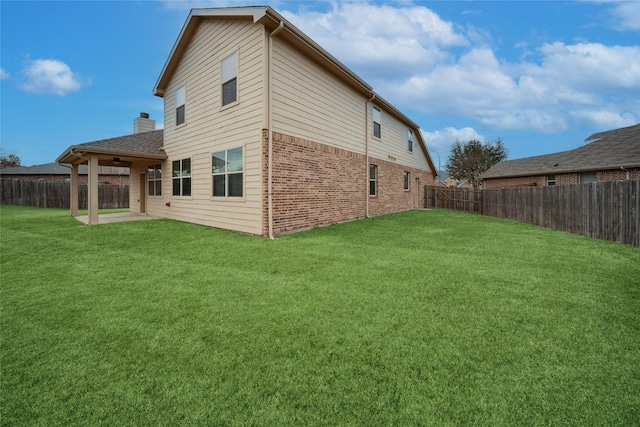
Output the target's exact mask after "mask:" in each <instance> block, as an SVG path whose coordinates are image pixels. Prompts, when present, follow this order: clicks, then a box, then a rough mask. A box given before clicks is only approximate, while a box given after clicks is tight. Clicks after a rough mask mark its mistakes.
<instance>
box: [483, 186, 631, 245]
mask: <svg viewBox="0 0 640 427" xmlns="http://www.w3.org/2000/svg"><path fill="white" fill-rule="evenodd" d="M482 195H483V203H482V205H483V206H482V212H483V214H484V215H489V216H495V217H498V218H508V219H512V220H515V221H521V222H526V223H529V224H535V225H540V226H543V227H549V228H553V229H555V230H561V231H567V232H569V233H575V234H580V235H583V236H589V237H594V238H596V239H602V240H610V241H613V242H619V243H624V244H628V245H633V246H640V181H607V182H594V183H591V184H576V185H556V186H545V187H526V188H508V189H507V188H505V189H496V190H483V192H482Z"/></svg>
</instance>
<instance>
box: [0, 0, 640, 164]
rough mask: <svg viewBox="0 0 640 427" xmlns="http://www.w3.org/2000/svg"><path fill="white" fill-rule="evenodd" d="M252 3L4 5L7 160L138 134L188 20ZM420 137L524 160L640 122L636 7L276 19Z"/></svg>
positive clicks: (371, 6)
mask: <svg viewBox="0 0 640 427" xmlns="http://www.w3.org/2000/svg"><path fill="white" fill-rule="evenodd" d="M249 4H264V2H262V3H261V2H255V1H254V2H251V1H175V0H174V1H151V0H142V1H135V2H134V1H65V2H59V1H40V2H35V1H5V0H2V1H1V2H0V20H1V22H0V27H1V34H0V43H1V46H0V47H1V49H0V50H1V56H0V101H1V102H0V138H1V139H0V144H1V145H2V148H3V151H4V152H5V153H15V154H17V155H18V156H20V158H21V159H22V163H23V164H24V165H33V164H41V163H48V162H52V161H55V159H56V157H57V156H58V155H59V154H60V153H62V152H63V151H64V150H65V149H66V148H67V147H68V146H70V145H72V144H80V143H83V142H89V141H94V140H98V139H103V138H109V137H113V136H119V135H126V134H129V133H132V132H133V120H134V119H135V118H136V117H137V116H138V115H139V113H140V112H143V111H144V112H148V113H149V114H150V115H151V118H152V119H155V120H156V121H157V124H158V127H162V126H163V117H162V114H163V101H162V99H161V98H158V97H155V96H153V94H152V89H153V86H154V84H155V83H156V80H157V78H158V76H159V73H160V71H161V69H162V67H163V65H164V63H165V61H166V59H167V56H168V55H169V52H170V50H171V48H172V46H173V44H174V42H175V40H176V37H177V36H178V33H179V31H180V29H181V27H182V25H183V23H184V22H185V19H186V17H187V15H188V13H189V10H190V8H191V7H224V6H242V5H249ZM269 4H270V5H271V6H272V7H274V9H276V10H277V11H279V12H280V13H281V14H282V15H283V16H285V17H286V18H287V19H288V20H289V21H291V22H292V23H293V24H294V25H296V26H297V27H298V28H300V29H301V30H302V31H304V32H305V33H306V34H307V35H309V36H310V37H311V38H312V39H314V40H315V41H316V42H318V43H319V44H320V45H321V46H323V47H324V48H325V49H326V50H328V51H329V52H331V53H332V54H333V55H334V56H335V57H337V58H338V59H339V60H340V61H342V62H343V63H344V64H345V65H347V66H348V67H350V68H351V69H352V70H353V71H355V72H356V73H357V74H358V75H359V76H360V77H362V78H363V79H364V80H365V81H367V82H368V83H369V84H371V85H372V86H373V87H374V90H376V92H378V93H379V94H380V95H381V96H383V97H384V98H385V99H387V100H388V101H390V102H391V103H393V104H394V105H395V106H396V107H398V108H399V109H400V110H401V111H402V112H404V113H405V114H406V115H407V116H409V117H410V118H411V119H412V120H413V121H415V122H416V123H418V124H419V125H420V127H421V130H422V132H423V135H424V137H425V139H426V141H427V144H428V147H429V149H430V150H433V151H432V157H433V160H434V162H435V164H438V162H439V161H440V162H441V165H442V167H444V164H445V162H446V159H447V157H448V154H449V151H450V147H451V144H452V143H453V142H455V141H456V140H459V141H461V142H465V141H468V140H470V139H473V138H476V139H480V140H483V141H493V140H495V139H497V138H501V139H502V140H503V142H504V143H505V145H506V147H507V149H508V152H509V158H510V159H515V158H520V157H527V156H533V155H539V154H547V153H551V152H556V151H563V150H569V149H573V148H576V147H578V146H580V145H582V144H583V143H584V139H585V138H586V137H588V136H589V135H591V134H592V133H594V132H600V131H604V130H609V129H614V128H618V127H624V126H630V125H633V124H636V123H639V122H640V2H638V1H633V2H631V1H627V2H616V1H576V2H560V1H533V2H527V1H436V2H429V1H406V0H403V1H348V2H347V1H281V0H278V1H274V2H271V3H269Z"/></svg>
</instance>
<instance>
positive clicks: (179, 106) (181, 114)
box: [176, 86, 186, 126]
mask: <svg viewBox="0 0 640 427" xmlns="http://www.w3.org/2000/svg"><path fill="white" fill-rule="evenodd" d="M185 102H186V91H185V88H184V86H182V87H180V88H178V89H177V90H176V126H180V125H181V124H183V123H184V120H185V111H184V110H185V108H184V105H185Z"/></svg>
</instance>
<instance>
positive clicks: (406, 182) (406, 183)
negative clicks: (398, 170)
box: [404, 171, 411, 190]
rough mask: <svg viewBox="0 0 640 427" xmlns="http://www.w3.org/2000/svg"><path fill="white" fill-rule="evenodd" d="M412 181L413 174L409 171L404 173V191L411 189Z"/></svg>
mask: <svg viewBox="0 0 640 427" xmlns="http://www.w3.org/2000/svg"><path fill="white" fill-rule="evenodd" d="M410 181H411V174H410V173H409V172H407V171H404V189H405V190H408V189H409V182H410Z"/></svg>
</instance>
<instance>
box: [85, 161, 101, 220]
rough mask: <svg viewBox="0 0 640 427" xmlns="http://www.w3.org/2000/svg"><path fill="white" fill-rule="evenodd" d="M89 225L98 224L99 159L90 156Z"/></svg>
mask: <svg viewBox="0 0 640 427" xmlns="http://www.w3.org/2000/svg"><path fill="white" fill-rule="evenodd" d="M88 178H89V182H88V185H89V197H88V200H87V208H88V209H89V225H93V224H98V157H97V156H95V155H91V156H89V177H88Z"/></svg>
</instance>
